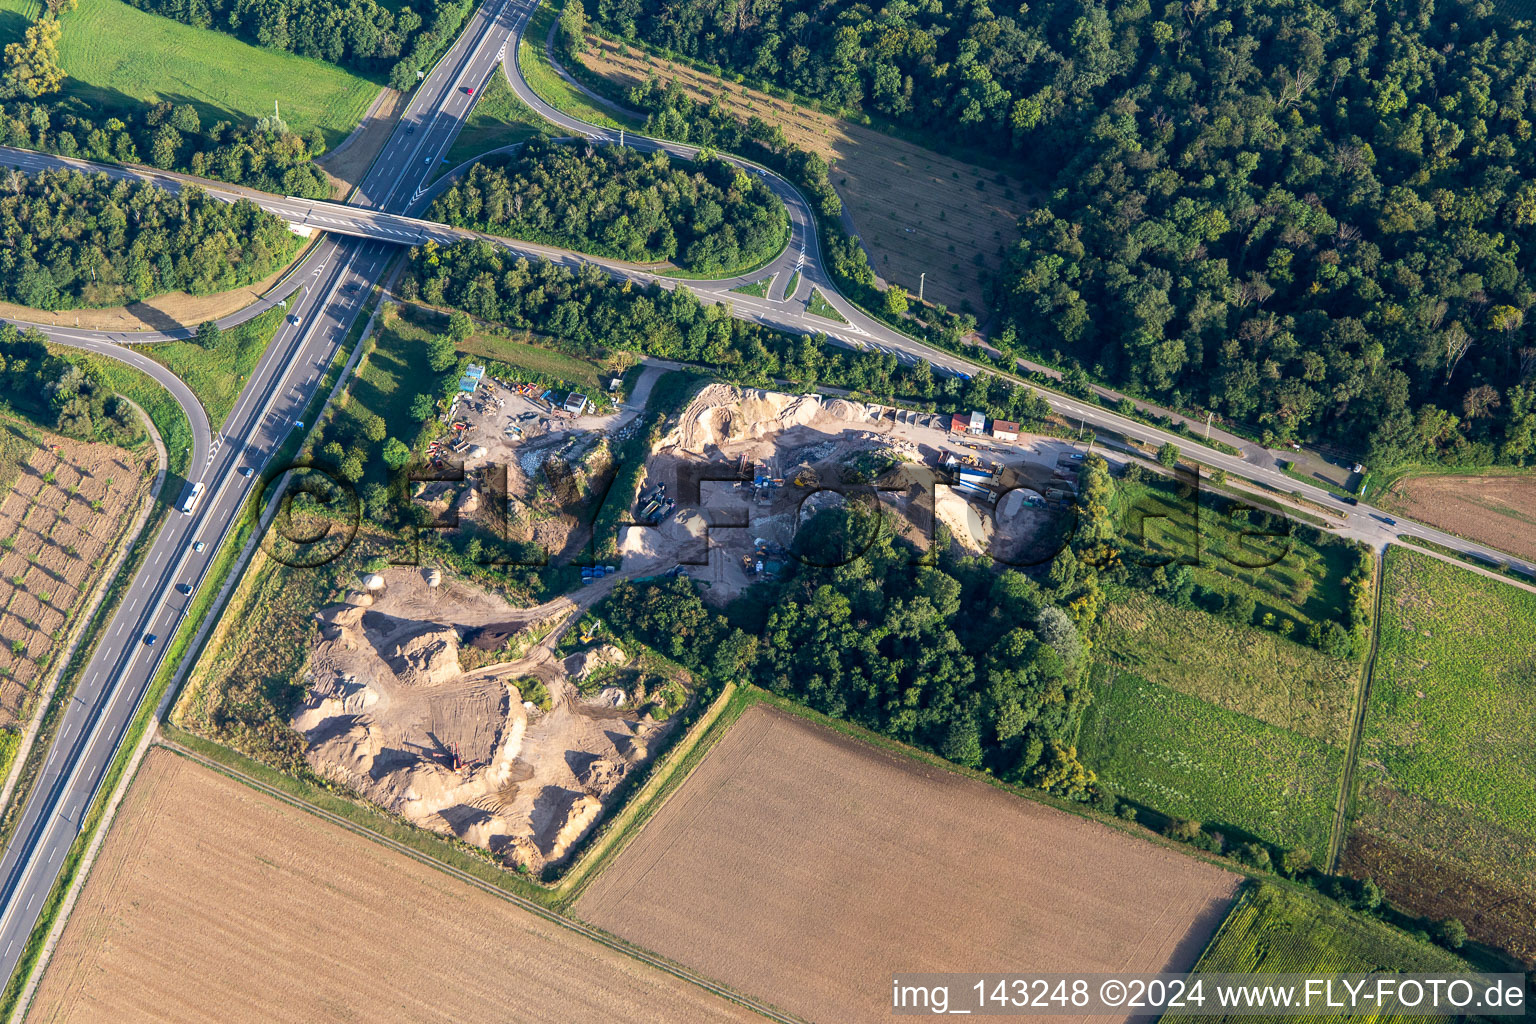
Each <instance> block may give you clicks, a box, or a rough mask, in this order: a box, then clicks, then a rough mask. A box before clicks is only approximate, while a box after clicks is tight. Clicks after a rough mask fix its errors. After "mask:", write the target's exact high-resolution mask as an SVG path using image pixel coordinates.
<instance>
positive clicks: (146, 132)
mask: <svg viewBox="0 0 1536 1024" xmlns="http://www.w3.org/2000/svg"><path fill="white" fill-rule="evenodd" d="M73 111H74V106H73V104H69V103H67V102H60V101H58V100H57V98H56V97H50V96H45V97H42V98H40V99H28V100H13V101H11V102H5V103H0V145H3V146H15V147H17V148H18V149H36V150H42V151H43V152H46V153H58V154H60V155H61V156H73V157H80V158H82V159H86V160H101V161H105V162H108V163H123V164H128V163H147V164H152V165H153V166H155V167H159V168H162V169H164V170H168V171H184V172H187V173H190V174H196V175H199V176H203V177H208V178H218V179H221V180H223V181H228V182H233V183H234V184H236V185H248V186H250V187H251V188H254V189H258V190H260V191H262V192H275V193H277V194H279V195H285V196H304V197H306V198H310V199H325V198H329V197H330V194H331V186H330V182H328V181H327V180H326V177H325V172H323V171H322V170H320V168H318V167H316V166H315V165H314V164H313V163H312V162H311V158H313V157H316V156H319V155H320V154H321V153H322V152H324V151H325V138H324V136H322V135H321V134H320V132H319V130H318V129H316V130H315V131H313V132H311V133H310V135H309V138H308V139H304V138H300V137H299V135H298V134H297V133H295V132H293V131H291V130H290V129H289V128H288V125H287V124H286V123H285V122H284V121H282V120H281V119H280V118H277V117H272V116H268V117H263V118H260V119H258V120H257V121H255V122H253V123H252V124H249V125H233V124H231V123H229V122H228V121H219V122H218V123H216V124H214V125H211V126H209V127H207V128H204V127H203V125H202V123H201V120H200V119H199V118H198V116H197V110H196V109H195V108H194V107H192V106H191V105H190V104H185V103H183V104H171V103H168V102H161V103H155V104H152V105H150V106H147V107H143V108H140V109H137V110H134V111H131V112H130V111H118V112H116V113H115V114H112V115H108V116H105V117H98V118H95V119H92V118H88V117H83V116H81V115H80V114H77V113H74V112H73Z"/></svg>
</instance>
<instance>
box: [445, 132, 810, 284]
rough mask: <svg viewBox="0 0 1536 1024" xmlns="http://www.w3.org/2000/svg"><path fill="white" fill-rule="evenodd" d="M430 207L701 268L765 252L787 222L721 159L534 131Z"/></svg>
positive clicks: (641, 259)
mask: <svg viewBox="0 0 1536 1024" xmlns="http://www.w3.org/2000/svg"><path fill="white" fill-rule="evenodd" d="M428 216H429V217H431V218H433V219H435V220H440V221H444V222H446V223H449V224H456V225H459V226H461V227H472V228H477V229H479V230H482V231H487V232H490V233H493V234H498V235H508V236H514V237H517V238H522V239H526V240H529V241H539V242H547V243H550V244H554V245H560V246H563V247H566V248H571V249H578V250H581V251H583V252H590V253H593V254H596V255H600V256H610V257H613V258H615V259H622V260H630V261H632V262H637V263H653V262H660V261H663V260H671V261H673V262H674V263H676V264H677V265H678V266H680V267H684V268H686V269H688V270H691V271H695V272H697V273H704V274H714V273H730V272H732V271H736V270H744V269H746V268H748V267H752V266H755V265H757V264H760V263H762V262H764V261H765V260H768V259H769V258H771V257H772V256H773V255H774V254H776V253H777V252H778V251H779V249H781V248H782V247H783V245H784V242H785V239H786V237H787V227H788V224H787V220H786V217H785V213H784V207H783V204H782V203H780V202H779V200H778V197H776V196H775V195H774V194H773V193H772V192H771V191H769V189H768V187H767V186H766V185H764V184H763V183H762V181H761V180H759V179H758V178H756V177H754V176H752V175H750V174H748V173H746V172H745V171H742V170H740V169H738V168H736V167H733V166H732V165H731V164H728V163H726V162H725V161H723V160H720V159H717V158H713V157H707V156H706V157H703V158H701V159H699V160H698V161H696V162H694V163H686V162H676V163H674V162H673V161H672V160H671V159H670V158H669V157H668V156H667V154H666V153H663V152H656V153H652V154H650V155H645V154H642V153H640V152H639V151H637V150H634V149H630V148H628V147H625V146H594V145H592V144H590V143H571V144H567V143H559V142H551V141H548V140H545V139H539V138H535V139H531V140H529V141H528V142H526V143H524V144H523V147H522V149H521V150H520V151H519V152H518V153H517V155H515V156H513V157H511V158H509V159H506V160H496V161H485V162H481V163H477V164H475V165H474V166H472V167H471V168H470V169H469V173H468V174H467V175H466V176H465V178H464V179H463V180H462V181H460V182H458V183H457V184H455V185H454V186H453V187H451V188H450V189H448V191H446V192H444V193H443V194H442V195H441V196H440V197H439V198H438V199H437V200H436V201H435V202H434V203H433V204H432V208H431V210H430V211H428Z"/></svg>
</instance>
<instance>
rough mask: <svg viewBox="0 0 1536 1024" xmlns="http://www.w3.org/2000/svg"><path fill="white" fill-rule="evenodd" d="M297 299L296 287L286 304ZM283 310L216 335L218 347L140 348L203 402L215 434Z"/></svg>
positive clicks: (173, 344)
mask: <svg viewBox="0 0 1536 1024" xmlns="http://www.w3.org/2000/svg"><path fill="white" fill-rule="evenodd" d="M303 295H304V289H303V288H300V289H299V290H298V291H297V292H295V293H294V295H293V298H291V299H290V300H289V304H288V305H289V306H297V305H298V304H299V302H300V300H301V299H302V298H303ZM287 312H288V308H287V307H284V306H274V307H273V308H271V309H269V310H267V311H266V312H265V313H262V314H261V315H260V316H256V317H252V318H251V319H249V320H247V321H245V322H244V323H242V324H240V325H238V326H236V327H231V328H229V329H228V330H225V331H221V332H220V333H219V341H218V344H216V345H214V346H213V347H212V348H204V347H203V346H202V345H199V344H198V343H197V342H196V341H163V342H159V343H157V344H154V345H145V346H143V349H142V350H143V352H144V354H145V355H147V356H149V357H150V358H151V359H153V360H154V361H155V362H157V363H159V364H160V365H161V366H164V367H165V368H166V369H168V370H170V371H171V372H172V373H174V374H175V375H176V376H178V377H180V378H181V379H182V380H183V381H185V382H186V385H187V387H189V388H191V389H192V393H193V394H194V395H196V396H197V400H198V401H200V402H202V403H203V409H204V411H205V412H207V414H208V423H209V425H210V426H212V427H213V429H214V431H215V432H217V431H218V430H220V429H221V428H223V426H224V421H225V420H227V419H228V418H229V413H230V411H231V410H232V409H234V407H235V400H236V399H238V398H239V397H240V392H241V390H242V389H243V388H244V387H245V382H246V381H247V380H248V379H249V378H250V376H251V371H252V370H254V369H255V368H256V364H257V363H258V362H260V361H261V356H262V353H264V352H266V350H267V346H268V345H269V344H271V342H272V338H273V337H274V336H275V335H276V334H277V332H278V330H279V329H280V328H281V327H282V326H283V317H284V316H285V315H286V314H287Z"/></svg>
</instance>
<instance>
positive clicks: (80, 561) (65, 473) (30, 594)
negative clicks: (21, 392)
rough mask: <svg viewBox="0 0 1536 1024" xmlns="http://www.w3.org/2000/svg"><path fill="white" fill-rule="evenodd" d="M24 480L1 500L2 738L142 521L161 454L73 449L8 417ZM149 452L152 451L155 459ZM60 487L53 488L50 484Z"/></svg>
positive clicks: (1, 421)
mask: <svg viewBox="0 0 1536 1024" xmlns="http://www.w3.org/2000/svg"><path fill="white" fill-rule="evenodd" d="M0 431H5V432H6V448H7V449H8V450H9V451H11V452H12V453H13V457H14V458H15V463H14V464H13V465H12V466H11V467H10V469H11V470H13V471H15V474H16V475H15V478H14V480H13V481H12V482H11V484H10V486H9V488H8V489H7V491H6V493H5V495H4V497H3V499H0V728H4V727H7V726H11V725H14V724H15V723H16V722H17V721H18V719H19V718H20V717H22V714H23V708H24V705H25V703H26V701H27V699H28V697H29V696H30V694H31V693H32V691H33V690H35V688H36V686H37V684H38V681H39V677H40V676H41V675H42V674H43V667H44V666H45V665H46V663H47V661H48V659H49V658H50V657H51V656H52V655H53V653H54V651H55V649H56V647H57V646H58V644H59V643H60V642H62V640H63V638H64V626H65V624H66V623H67V622H68V620H69V616H70V613H71V612H73V611H74V609H75V608H76V606H77V605H78V604H80V603H81V602H82V601H84V600H85V599H86V598H87V597H88V596H89V594H90V591H91V588H92V587H93V586H95V583H96V580H97V578H98V576H99V574H100V572H101V570H102V567H103V566H105V564H106V563H107V561H108V560H109V559H110V558H111V555H112V548H113V547H114V545H116V543H117V542H118V540H119V538H120V537H121V536H122V532H123V530H124V529H125V528H126V527H127V526H128V524H129V523H130V522H132V520H133V512H134V510H135V509H136V508H137V507H138V503H139V501H140V500H141V499H142V497H143V495H144V493H145V491H146V490H147V488H148V486H149V482H150V481H151V480H152V479H153V478H154V468H153V458H154V456H153V454H152V453H150V454H148V455H147V458H148V459H149V460H150V461H149V462H148V463H146V461H145V459H146V454H145V453H130V452H128V451H125V450H124V449H122V448H117V447H114V446H112V445H107V444H92V443H88V442H83V441H71V440H69V439H68V438H63V437H59V436H57V435H54V434H49V433H46V432H43V431H39V430H36V429H35V428H32V427H30V426H27V425H24V424H21V423H19V422H18V421H16V420H13V419H10V418H8V417H0ZM145 451H146V452H148V449H146V450H145ZM50 478H51V479H50Z"/></svg>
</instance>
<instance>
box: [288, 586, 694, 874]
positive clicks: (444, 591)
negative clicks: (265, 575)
mask: <svg viewBox="0 0 1536 1024" xmlns="http://www.w3.org/2000/svg"><path fill="white" fill-rule="evenodd" d="M385 577H386V579H387V582H388V585H387V587H383V588H380V589H378V590H376V591H374V601H373V602H372V604H371V605H366V604H356V603H351V602H350V601H343V602H341V603H338V604H334V605H331V606H328V607H326V608H324V609H322V610H321V611H320V612H318V613H317V615H316V618H317V620H318V621H319V623H320V636H319V640H318V642H317V644H316V646H315V649H314V650H313V652H312V654H311V658H310V663H309V669H308V675H307V678H306V683H307V691H306V693H305V696H304V699H303V700H302V701H301V703H300V704H299V706H298V708H296V709H295V711H294V712H293V715H292V718H291V722H292V725H293V727H294V728H295V729H296V730H298V731H299V732H300V733H301V734H303V735H304V737H305V739H306V740H307V741H308V744H309V746H308V750H307V751H306V757H307V759H308V760H309V762H310V764H311V765H312V766H313V767H314V768H315V770H316V771H317V772H319V773H320V774H322V775H324V776H326V777H327V778H330V779H333V780H334V781H336V782H338V783H341V784H342V785H345V786H347V787H349V788H351V789H353V790H355V791H357V792H359V793H361V794H362V795H363V796H365V797H366V798H368V799H370V800H372V801H374V802H376V803H378V804H379V805H381V806H382V807H384V808H386V809H388V810H390V811H393V812H395V813H398V814H400V815H402V816H403V817H405V818H406V819H407V820H409V821H411V822H414V823H415V824H418V825H421V826H422V827H424V828H430V829H434V830H436V831H439V832H444V833H451V834H453V835H455V836H458V837H459V838H461V839H464V840H466V841H468V842H471V843H475V844H476V845H479V846H482V847H485V848H486V849H489V850H491V851H492V852H494V853H498V854H500V855H502V856H503V857H505V858H507V859H508V860H510V861H513V862H516V863H520V864H523V865H525V866H527V867H529V868H530V869H534V870H537V869H539V868H541V867H543V866H544V865H546V864H549V863H552V862H555V861H558V860H560V859H561V858H563V857H565V856H566V855H567V854H568V853H569V852H570V850H571V849H572V847H573V846H574V845H575V844H576V843H577V842H578V841H579V840H580V839H581V837H582V836H584V835H585V834H586V833H587V831H588V830H590V829H591V827H592V826H593V824H594V823H595V822H596V821H597V819H598V817H599V816H600V815H601V813H602V809H603V801H604V800H605V799H606V798H607V797H608V796H609V794H611V793H612V792H613V790H614V789H615V788H616V787H617V786H618V784H619V783H620V782H621V781H622V780H623V779H624V778H625V776H626V775H627V774H628V773H629V772H630V771H631V770H633V769H634V768H635V767H636V766H637V765H639V764H642V763H644V761H645V760H646V759H647V758H648V757H649V753H648V752H649V750H650V749H652V748H653V747H654V746H655V743H654V742H653V741H654V739H655V737H657V736H658V735H660V734H661V733H663V732H665V731H666V730H667V729H668V728H669V726H668V725H667V724H666V723H657V722H654V721H652V720H651V719H650V718H649V716H642V715H640V714H637V713H635V712H633V711H631V710H627V709H618V708H614V707H612V706H609V707H597V706H592V705H588V704H586V703H584V702H582V701H581V700H579V699H578V696H577V694H576V691H575V688H574V687H573V686H572V685H571V683H570V681H569V678H568V676H567V673H566V671H565V668H564V667H563V666H562V664H561V663H560V662H559V661H557V660H556V659H555V658H554V657H553V655H552V654H551V651H550V641H546V642H545V643H542V644H538V645H535V646H534V647H533V648H531V649H530V650H529V652H528V653H527V655H526V656H524V657H522V658H519V659H517V660H516V661H511V662H505V663H501V664H492V665H489V666H486V667H485V668H481V669H476V670H475V671H472V672H464V671H463V670H462V669H461V667H460V662H459V650H460V645H461V642H462V641H461V637H462V636H464V635H465V634H466V633H470V634H473V633H475V632H477V631H485V630H520V629H523V628H526V627H527V626H528V625H530V624H532V623H538V622H546V623H547V622H548V621H549V620H551V619H553V618H557V617H564V616H568V615H569V614H571V613H572V612H573V611H574V610H575V606H574V605H573V604H572V602H570V601H569V600H568V599H564V598H562V599H559V600H558V601H555V602H550V603H549V604H548V605H542V606H539V607H537V608H526V609H516V608H511V607H510V606H508V605H507V604H506V602H505V601H502V600H501V599H499V598H495V597H493V596H492V595H489V594H486V593H484V592H483V591H479V590H476V589H475V588H471V587H467V586H465V585H464V584H462V583H459V582H456V581H451V580H442V581H441V586H439V587H435V588H434V587H432V586H430V585H429V583H428V581H427V579H426V574H424V573H421V572H418V571H416V570H411V569H398V570H396V569H390V570H386V572H385ZM554 635H556V633H551V637H553V636H554ZM623 658H624V656H623V654H622V652H620V651H619V650H618V648H616V647H612V646H611V645H608V646H605V647H602V648H598V649H597V650H595V651H592V652H590V653H588V654H586V655H582V656H579V661H580V664H578V665H576V666H574V667H575V668H576V669H577V670H578V671H580V672H583V673H587V674H590V673H591V672H593V671H596V670H597V669H598V668H599V667H601V666H604V665H613V664H620V663H622V661H623ZM525 678H533V679H537V680H538V681H539V682H540V683H542V684H543V685H544V686H545V688H546V689H547V690H548V691H549V693H550V696H551V698H552V699H553V700H554V707H553V708H552V710H551V711H549V712H548V713H544V714H539V715H536V716H535V717H534V718H533V719H532V720H530V718H529V714H528V711H527V710H526V709H525V708H524V706H523V701H522V694H521V692H520V691H519V689H518V683H519V682H520V681H521V680H523V679H525Z"/></svg>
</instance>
